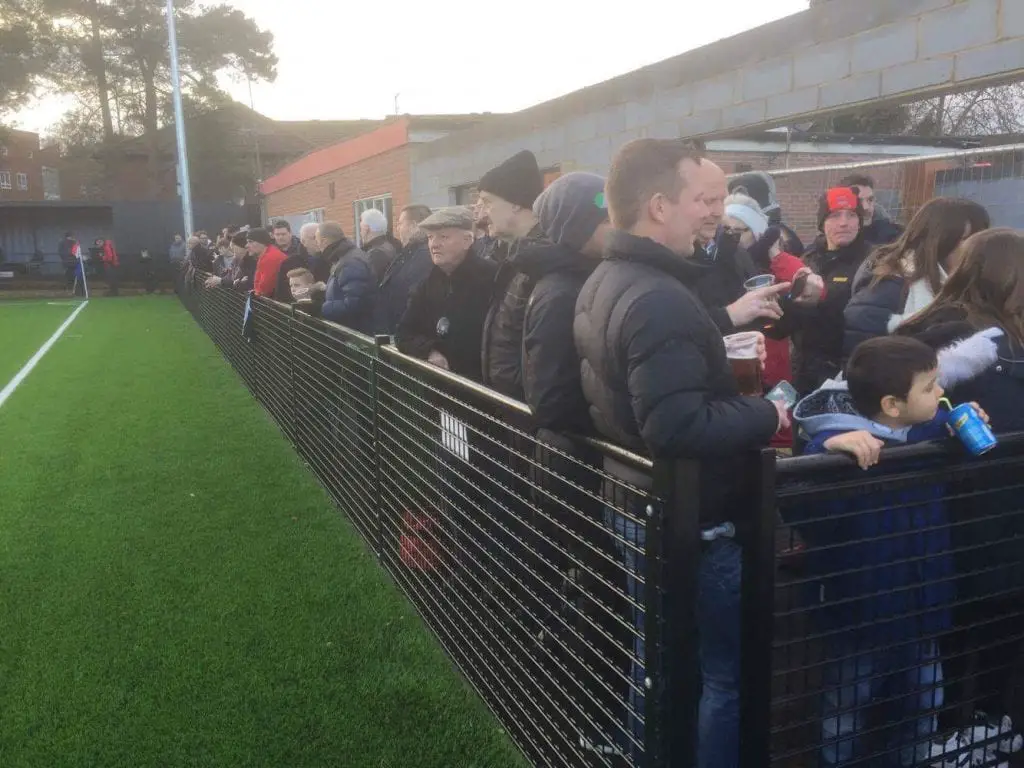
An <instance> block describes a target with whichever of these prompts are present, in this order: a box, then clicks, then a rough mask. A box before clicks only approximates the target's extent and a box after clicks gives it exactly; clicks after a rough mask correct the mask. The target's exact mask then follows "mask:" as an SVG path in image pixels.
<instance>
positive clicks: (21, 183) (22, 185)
mask: <svg viewBox="0 0 1024 768" xmlns="http://www.w3.org/2000/svg"><path fill="white" fill-rule="evenodd" d="M18 189H19V190H20V191H22V192H28V174H27V173H19V174H18Z"/></svg>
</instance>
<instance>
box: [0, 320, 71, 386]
mask: <svg viewBox="0 0 1024 768" xmlns="http://www.w3.org/2000/svg"><path fill="white" fill-rule="evenodd" d="M76 306H78V302H77V301H75V302H72V301H60V302H56V301H55V302H53V303H49V302H46V301H38V300H35V301H7V300H5V301H0V389H2V388H3V387H5V386H6V385H7V382H8V381H10V380H11V377H12V376H14V374H16V373H17V372H18V371H19V370H21V367H22V366H23V365H25V363H27V362H28V360H29V358H31V357H32V355H34V354H35V353H36V350H37V349H39V347H40V346H42V344H43V342H45V341H46V340H47V339H48V338H50V336H52V335H53V332H54V331H56V330H57V329H58V328H59V327H60V324H61V323H63V322H64V321H65V320H66V319H67V318H68V316H69V315H70V314H71V313H72V312H73V311H74V309H75V307H76ZM83 311H84V310H83ZM69 333H72V331H69Z"/></svg>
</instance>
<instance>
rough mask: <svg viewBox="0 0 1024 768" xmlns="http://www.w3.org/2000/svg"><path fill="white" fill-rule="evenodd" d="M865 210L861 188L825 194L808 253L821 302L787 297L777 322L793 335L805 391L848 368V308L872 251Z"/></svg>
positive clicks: (797, 375)
mask: <svg viewBox="0 0 1024 768" xmlns="http://www.w3.org/2000/svg"><path fill="white" fill-rule="evenodd" d="M862 215H863V210H862V209H861V204H860V201H859V200H858V199H857V192H856V190H854V189H851V188H849V187H833V188H832V189H830V190H829V191H828V192H827V193H826V194H824V195H822V197H821V199H820V200H819V201H818V230H819V231H820V232H821V233H822V234H821V236H820V237H819V238H818V239H817V240H816V241H815V242H814V244H813V245H812V246H811V248H810V250H808V251H807V253H805V254H804V261H805V262H806V263H807V267H808V268H809V271H810V273H811V277H813V279H814V284H815V286H816V292H817V294H818V295H817V297H816V301H815V302H814V303H813V304H809V305H800V304H796V303H795V302H792V301H784V302H783V304H782V306H783V310H784V311H785V315H784V316H783V318H782V320H780V321H779V322H778V323H776V324H775V330H776V332H777V333H779V334H780V337H781V336H786V335H790V336H791V337H792V339H793V347H794V355H793V377H794V386H795V387H796V390H797V392H799V393H800V394H801V395H802V396H806V395H808V394H810V393H811V392H814V391H815V390H816V389H818V387H820V386H821V385H822V384H823V383H824V382H825V380H826V379H832V378H835V377H836V376H837V375H838V374H839V373H840V372H841V371H842V364H843V359H844V357H843V331H844V328H845V323H844V320H843V312H844V311H845V310H846V305H847V304H848V303H849V301H850V294H851V291H852V288H853V280H854V276H855V275H856V274H857V270H858V269H860V266H861V263H862V262H863V261H864V259H865V258H866V257H867V255H868V252H869V246H868V244H867V243H866V242H865V240H864V236H863V233H862V232H861V217H862ZM798 274H799V273H798ZM810 284H811V283H810V281H809V283H808V285H810ZM805 295H806V294H805Z"/></svg>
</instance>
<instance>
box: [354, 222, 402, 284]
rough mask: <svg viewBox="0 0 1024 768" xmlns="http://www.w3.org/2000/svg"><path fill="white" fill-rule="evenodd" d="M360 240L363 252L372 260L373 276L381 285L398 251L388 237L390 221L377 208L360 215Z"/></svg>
mask: <svg viewBox="0 0 1024 768" xmlns="http://www.w3.org/2000/svg"><path fill="white" fill-rule="evenodd" d="M359 238H360V242H362V244H363V250H364V251H365V252H366V256H367V258H369V259H370V266H371V267H373V276H374V278H375V279H376V280H377V282H378V283H379V282H380V281H381V280H382V279H383V277H384V275H385V274H386V273H387V271H388V267H389V266H391V262H392V261H394V260H395V255H396V254H397V253H398V249H397V248H396V247H395V244H394V242H392V240H391V238H390V237H388V219H387V216H385V215H384V214H383V213H381V212H380V211H378V210H377V209H376V208H370V209H369V210H367V211H363V212H362V213H361V214H359Z"/></svg>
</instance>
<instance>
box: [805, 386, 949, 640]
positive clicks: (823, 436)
mask: <svg viewBox="0 0 1024 768" xmlns="http://www.w3.org/2000/svg"><path fill="white" fill-rule="evenodd" d="M793 416H794V418H795V419H796V421H797V422H798V423H799V424H800V426H801V428H802V429H803V430H804V431H805V432H806V433H807V435H808V437H809V439H810V442H809V443H808V444H807V447H806V451H805V452H806V453H808V454H815V453H825V447H824V444H825V442H826V441H827V440H828V439H829V438H831V437H835V436H836V435H840V434H843V433H845V432H852V431H857V430H864V431H867V432H870V433H871V434H872V435H874V436H875V437H877V438H879V439H880V440H883V441H885V443H886V444H887V445H890V446H895V445H908V444H912V443H918V442H923V441H926V440H936V439H940V438H942V437H945V436H947V435H948V433H947V432H946V431H945V425H946V420H947V414H946V412H945V411H942V410H941V409H940V411H939V413H938V414H936V417H935V419H933V420H932V421H931V422H928V423H927V424H920V425H917V426H914V427H909V428H903V429H893V428H891V427H887V426H885V425H882V424H878V423H876V422H874V421H872V420H871V419H869V418H867V417H866V416H864V415H863V414H860V413H858V412H857V409H856V408H855V407H854V405H853V401H852V398H851V396H850V393H849V391H848V390H847V388H846V384H845V382H835V381H828V382H826V383H825V385H824V386H822V388H821V389H819V390H817V391H816V392H814V393H813V394H811V395H809V396H807V397H806V398H804V399H803V400H801V401H800V402H799V403H798V404H797V406H796V409H795V410H794V412H793ZM872 472H874V473H876V474H881V473H878V472H877V471H874V470H870V471H869V473H868V474H871V473H872ZM866 482H870V480H868V481H866ZM944 495H945V487H944V486H943V485H942V484H934V485H909V486H907V485H901V486H899V488H898V489H897V490H881V491H873V492H870V493H859V494H857V495H854V496H849V495H840V496H838V497H837V498H829V499H827V500H824V499H823V500H821V501H818V502H816V503H813V504H810V505H809V506H808V508H806V509H801V510H799V511H796V512H795V514H794V519H791V520H787V522H789V523H793V524H795V525H796V526H797V528H798V530H799V531H800V534H801V536H803V538H804V540H805V541H806V542H807V544H808V545H809V549H808V553H807V559H806V561H805V568H806V569H807V570H806V574H807V575H808V576H810V577H812V578H814V579H817V581H816V583H814V584H812V585H811V586H812V588H811V589H810V590H808V594H809V597H810V599H811V600H812V602H814V603H817V604H818V605H819V607H820V610H818V611H815V615H816V617H817V620H818V621H819V623H820V625H821V628H823V629H826V630H842V631H843V632H844V636H849V635H855V638H853V642H854V643H855V644H856V647H858V648H876V647H878V648H884V647H885V646H886V645H891V644H894V643H899V642H901V641H908V640H912V639H914V638H916V637H926V636H928V635H929V634H933V633H937V632H941V631H943V630H945V629H948V628H949V626H950V622H951V613H950V609H951V605H952V603H953V600H954V584H953V577H954V572H955V567H954V561H953V548H952V543H951V540H950V527H949V515H948V514H947V510H946V503H945V501H944V500H943V497H944Z"/></svg>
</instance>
